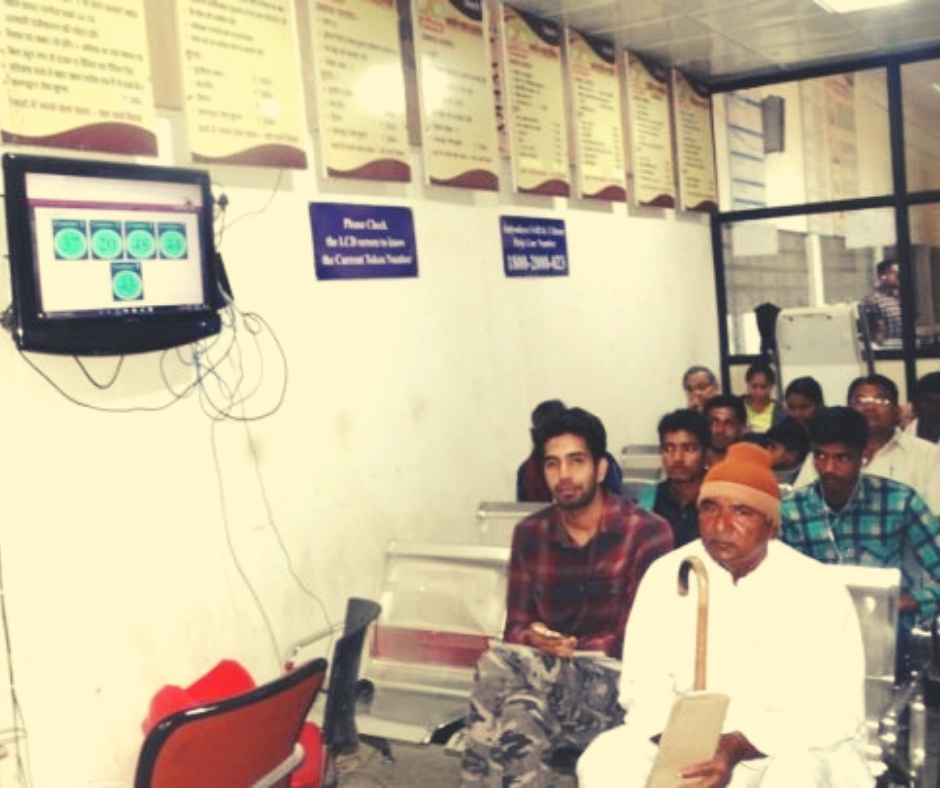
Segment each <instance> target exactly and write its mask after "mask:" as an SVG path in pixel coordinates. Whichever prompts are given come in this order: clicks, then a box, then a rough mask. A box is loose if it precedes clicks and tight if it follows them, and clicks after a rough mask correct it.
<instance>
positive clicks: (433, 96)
mask: <svg viewBox="0 0 940 788" xmlns="http://www.w3.org/2000/svg"><path fill="white" fill-rule="evenodd" d="M484 14H485V9H484V8H483V3H482V0H415V8H414V14H413V17H414V19H415V23H416V24H415V53H416V56H417V60H418V84H419V87H420V104H421V128H422V134H421V138H422V149H423V151H424V166H425V171H426V177H427V180H428V182H429V183H432V184H436V185H439V186H460V187H464V188H468V189H487V190H490V191H495V190H496V189H497V188H499V151H498V149H497V143H496V114H495V106H494V102H493V84H492V64H491V63H490V57H489V39H488V35H489V31H488V28H487V24H486V20H485V19H484Z"/></svg>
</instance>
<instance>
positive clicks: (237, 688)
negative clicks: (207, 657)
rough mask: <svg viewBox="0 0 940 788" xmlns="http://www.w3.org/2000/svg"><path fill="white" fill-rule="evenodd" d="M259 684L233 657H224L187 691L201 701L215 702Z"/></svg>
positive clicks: (232, 696)
mask: <svg viewBox="0 0 940 788" xmlns="http://www.w3.org/2000/svg"><path fill="white" fill-rule="evenodd" d="M256 686H257V684H255V680H254V679H253V678H252V677H251V675H250V674H249V673H248V671H247V670H245V668H244V667H242V665H241V664H240V663H238V662H236V661H235V660H233V659H223V660H222V661H221V662H219V664H218V665H216V666H215V667H214V668H212V670H210V671H209V672H208V673H206V674H205V675H204V676H202V678H199V679H196V681H194V682H193V683H192V684H190V685H189V686H188V687H187V688H186V691H187V692H188V693H189V694H190V695H192V697H194V698H195V699H196V700H197V701H199V702H200V703H215V702H216V701H219V700H225V699H226V698H234V697H235V696H236V695H242V694H244V693H246V692H250V691H251V690H253V689H255V687H256Z"/></svg>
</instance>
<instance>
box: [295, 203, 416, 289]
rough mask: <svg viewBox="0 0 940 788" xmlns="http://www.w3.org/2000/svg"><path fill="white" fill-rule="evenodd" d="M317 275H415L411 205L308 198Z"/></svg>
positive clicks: (363, 277) (369, 276)
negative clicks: (354, 203) (345, 202)
mask: <svg viewBox="0 0 940 788" xmlns="http://www.w3.org/2000/svg"><path fill="white" fill-rule="evenodd" d="M310 227H311V229H312V230H313V254H314V261H315V268H316V273H317V279H383V278H398V277H416V276H417V275H418V251H417V248H416V246H415V225H414V218H413V217H412V215H411V209H410V208H398V207H393V206H388V205H346V204H344V203H332V202H312V203H310Z"/></svg>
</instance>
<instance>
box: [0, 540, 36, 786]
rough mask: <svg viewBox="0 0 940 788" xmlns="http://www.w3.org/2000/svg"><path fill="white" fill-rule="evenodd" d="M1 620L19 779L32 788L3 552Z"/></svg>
mask: <svg viewBox="0 0 940 788" xmlns="http://www.w3.org/2000/svg"><path fill="white" fill-rule="evenodd" d="M0 620H2V622H3V640H4V645H5V647H6V657H7V678H8V679H9V681H10V708H11V710H12V712H13V725H14V727H13V728H12V729H11V730H12V731H13V732H14V733H15V738H14V739H13V741H14V742H15V747H14V749H15V750H16V769H17V777H18V779H19V782H20V785H22V786H23V788H30V786H31V785H32V784H33V779H32V773H33V767H32V763H31V762H30V755H29V739H28V737H27V735H26V731H27V726H26V717H25V716H24V714H23V707H22V706H21V705H20V699H19V696H18V695H17V692H16V678H15V675H14V670H13V645H12V641H11V640H10V622H9V619H8V617H7V598H6V583H5V581H4V577H3V561H2V551H0ZM21 741H22V742H23V747H22V748H21V747H20V742H21ZM24 752H25V756H24ZM24 757H25V760H24Z"/></svg>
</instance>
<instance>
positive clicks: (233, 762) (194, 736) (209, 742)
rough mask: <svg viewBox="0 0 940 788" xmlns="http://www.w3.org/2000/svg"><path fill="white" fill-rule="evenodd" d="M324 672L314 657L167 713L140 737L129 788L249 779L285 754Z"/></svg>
mask: <svg viewBox="0 0 940 788" xmlns="http://www.w3.org/2000/svg"><path fill="white" fill-rule="evenodd" d="M325 677H326V660H325V659H315V660H312V661H311V662H308V663H307V664H306V665H303V666H301V667H299V668H298V669H297V670H295V671H293V672H292V673H288V674H286V675H284V676H281V677H280V678H277V679H275V680H274V681H271V682H269V683H267V684H264V685H262V686H260V687H258V688H256V689H254V690H251V691H250V692H247V693H245V694H244V695H238V696H236V697H234V698H228V699H226V700H222V701H219V702H217V703H209V704H206V705H205V706H199V707H197V708H194V709H188V710H186V711H181V712H178V713H176V714H173V715H171V716H170V717H167V718H166V719H165V720H163V721H162V722H161V723H160V724H159V725H157V726H156V727H155V728H154V729H153V730H152V731H151V732H150V733H149V734H148V736H147V738H146V739H145V740H144V744H143V748H142V749H141V752H140V758H139V760H138V762H137V775H136V777H135V779H134V788H233V786H251V785H254V784H257V783H258V781H260V780H261V779H262V778H264V777H265V776H266V775H269V774H271V773H272V772H275V771H276V770H277V768H278V767H279V766H280V765H281V764H282V763H284V762H285V761H288V760H289V759H290V757H291V754H292V753H293V752H294V747H295V744H296V743H297V740H298V738H299V736H300V731H301V728H302V726H303V724H304V720H305V718H306V717H307V714H308V713H309V711H310V707H311V706H312V705H313V702H314V700H315V698H316V696H317V693H318V692H319V691H320V688H321V687H322V685H323V681H324V678H325ZM273 784H280V783H273ZM283 784H284V785H286V784H287V782H286V780H284V781H283Z"/></svg>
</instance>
